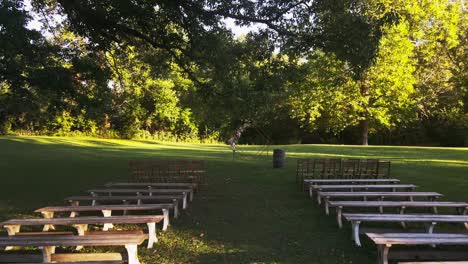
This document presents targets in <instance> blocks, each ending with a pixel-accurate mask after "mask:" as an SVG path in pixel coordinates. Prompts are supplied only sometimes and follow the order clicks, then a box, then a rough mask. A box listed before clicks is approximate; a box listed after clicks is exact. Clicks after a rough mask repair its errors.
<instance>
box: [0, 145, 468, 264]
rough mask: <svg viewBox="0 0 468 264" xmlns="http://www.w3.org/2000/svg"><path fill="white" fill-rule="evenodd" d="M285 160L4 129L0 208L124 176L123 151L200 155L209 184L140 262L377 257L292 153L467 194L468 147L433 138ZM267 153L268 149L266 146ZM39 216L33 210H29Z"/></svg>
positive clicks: (26, 211)
mask: <svg viewBox="0 0 468 264" xmlns="http://www.w3.org/2000/svg"><path fill="white" fill-rule="evenodd" d="M281 147H284V148H285V149H286V152H287V157H288V162H287V167H286V168H284V169H279V170H274V169H272V168H271V157H266V156H264V155H261V156H259V155H255V153H256V152H257V151H258V150H259V149H262V146H242V148H243V153H242V157H240V159H236V160H235V161H233V160H232V152H231V151H230V150H229V148H228V147H226V146H224V145H219V146H218V145H197V144H153V143H149V142H146V141H137V142H135V141H125V140H109V141H107V140H100V139H96V140H94V139H87V138H84V139H75V138H71V139H69V138H47V137H38V138H36V137H32V138H16V137H13V138H11V137H7V138H0V148H1V149H2V152H0V169H1V171H0V175H1V176H0V177H2V190H1V192H0V217H1V218H2V219H5V218H8V217H17V216H19V217H25V216H32V215H34V214H32V213H31V211H32V210H33V209H36V208H38V207H42V206H45V205H51V204H64V203H65V202H64V201H63V200H62V199H63V198H64V197H66V196H69V195H74V194H79V193H82V191H83V190H86V189H90V188H94V187H96V186H101V185H102V184H104V183H105V182H108V181H118V180H126V179H128V175H129V172H128V165H127V164H128V160H130V159H137V158H168V159H169V158H177V159H204V160H207V161H208V175H207V176H208V179H207V180H208V183H209V184H208V186H206V187H205V188H204V189H203V190H202V191H201V192H200V193H199V194H197V195H196V197H195V201H194V202H193V204H191V207H190V208H189V209H188V210H187V211H186V212H184V213H183V215H182V217H181V218H180V219H173V220H172V227H171V229H170V230H169V231H168V232H167V233H164V234H161V235H160V243H159V244H158V246H157V247H156V248H155V249H153V250H148V249H143V248H142V250H141V257H142V259H143V260H145V263H147V264H150V263H151V264H152V263H326V264H328V263H340V264H341V263H360V264H367V263H369V264H370V263H374V257H375V248H374V246H373V245H370V244H369V243H366V245H365V246H364V247H363V248H355V247H354V246H353V244H352V243H351V241H350V230H349V228H345V229H343V230H340V229H338V228H337V226H336V223H335V218H334V216H329V217H327V216H325V215H324V212H323V209H322V208H319V207H318V206H316V205H315V204H314V203H313V202H312V201H311V200H309V199H307V198H306V196H305V195H304V194H303V193H301V192H299V191H298V190H297V187H296V185H295V182H294V181H295V166H296V165H295V160H294V159H295V158H305V157H319V156H323V157H357V158H371V157H372V158H374V157H375V158H385V159H391V160H392V162H393V163H392V164H393V165H392V176H393V177H397V178H400V179H402V181H403V182H405V183H414V184H417V185H419V186H420V188H419V189H420V190H430V191H438V192H441V193H443V194H446V197H445V199H444V200H460V201H464V200H466V199H467V196H466V188H467V187H468V174H467V172H468V166H467V162H468V151H467V150H459V149H455V150H453V151H451V150H449V149H438V148H427V149H425V148H414V149H413V148H397V147H383V148H379V147H368V148H362V147H340V146H316V145H314V146H299V145H292V146H281ZM270 154H271V152H270ZM35 216H36V217H39V216H38V215H35Z"/></svg>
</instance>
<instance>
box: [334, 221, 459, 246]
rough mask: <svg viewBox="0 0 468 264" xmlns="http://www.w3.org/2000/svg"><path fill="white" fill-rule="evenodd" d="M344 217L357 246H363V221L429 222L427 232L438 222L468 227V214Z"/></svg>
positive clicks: (431, 230)
mask: <svg viewBox="0 0 468 264" xmlns="http://www.w3.org/2000/svg"><path fill="white" fill-rule="evenodd" d="M343 217H344V218H345V219H346V220H347V221H349V222H351V227H352V231H353V232H352V233H353V240H354V242H355V243H356V245H357V246H361V241H360V240H359V234H360V231H359V227H360V224H361V223H362V222H380V223H391V222H397V223H401V222H413V223H427V224H429V225H428V227H427V233H429V234H432V233H433V231H434V227H435V225H436V224H437V223H463V224H464V225H465V228H467V229H468V215H422V214H407V215H400V214H343Z"/></svg>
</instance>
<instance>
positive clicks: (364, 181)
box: [304, 179, 400, 197]
mask: <svg viewBox="0 0 468 264" xmlns="http://www.w3.org/2000/svg"><path fill="white" fill-rule="evenodd" d="M399 182H400V180H398V179H305V180H304V186H306V189H307V190H308V191H309V196H311V197H312V194H311V193H310V192H311V189H310V186H311V185H319V184H322V185H325V184H327V185H330V184H337V185H338V184H397V183H399Z"/></svg>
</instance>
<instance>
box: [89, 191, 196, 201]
mask: <svg viewBox="0 0 468 264" xmlns="http://www.w3.org/2000/svg"><path fill="white" fill-rule="evenodd" d="M88 192H89V193H90V194H91V195H94V194H100V193H106V194H109V195H117V194H129V193H130V194H135V195H144V194H147V195H150V196H152V195H153V194H156V195H158V194H182V195H184V197H187V194H188V196H189V199H190V201H193V190H191V189H142V188H139V189H134V188H132V189H127V188H103V189H91V190H88ZM184 199H185V200H186V198H184Z"/></svg>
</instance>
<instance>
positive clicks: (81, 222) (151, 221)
mask: <svg viewBox="0 0 468 264" xmlns="http://www.w3.org/2000/svg"><path fill="white" fill-rule="evenodd" d="M163 219H164V216H162V215H127V216H110V217H67V218H37V219H10V220H7V221H4V222H2V223H0V225H1V226H3V227H4V228H5V229H6V230H7V232H8V235H9V236H15V235H16V234H17V233H19V232H20V229H21V226H43V227H44V228H43V230H44V231H48V230H49V229H51V228H54V226H56V225H62V226H72V227H74V228H75V229H76V230H77V232H78V235H79V236H84V235H85V232H86V231H87V229H88V225H100V224H103V225H105V226H104V228H103V230H104V231H107V228H108V226H109V225H107V226H106V224H113V225H114V224H146V225H147V226H148V236H149V238H148V239H149V240H148V248H152V247H153V244H155V243H156V242H157V236H156V223H159V222H161V221H162V220H163ZM38 237H39V236H38Z"/></svg>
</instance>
